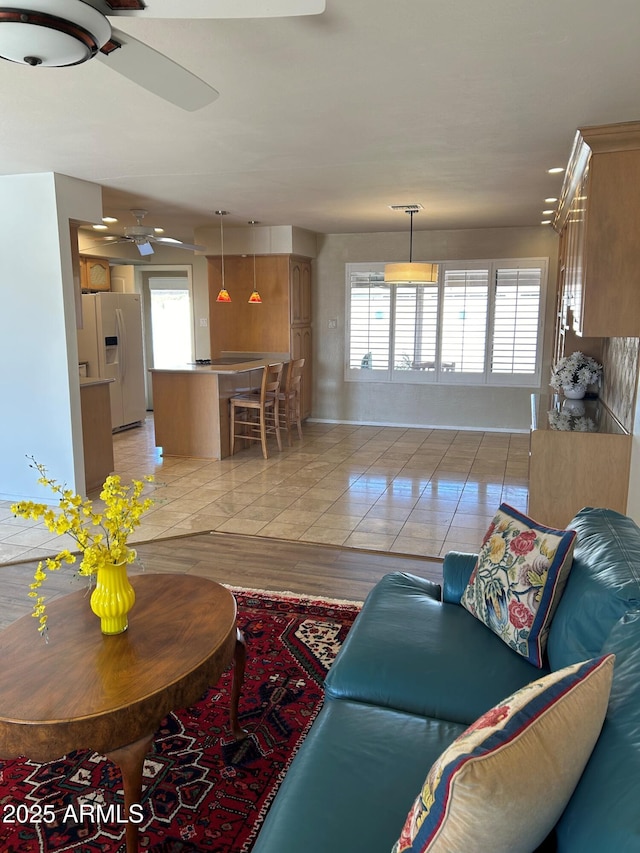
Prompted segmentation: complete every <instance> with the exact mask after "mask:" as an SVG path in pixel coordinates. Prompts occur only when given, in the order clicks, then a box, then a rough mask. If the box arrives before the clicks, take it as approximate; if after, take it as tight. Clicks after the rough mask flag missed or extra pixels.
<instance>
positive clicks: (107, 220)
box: [102, 216, 118, 223]
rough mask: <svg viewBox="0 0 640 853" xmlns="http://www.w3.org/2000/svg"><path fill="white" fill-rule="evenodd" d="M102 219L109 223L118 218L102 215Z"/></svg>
mask: <svg viewBox="0 0 640 853" xmlns="http://www.w3.org/2000/svg"><path fill="white" fill-rule="evenodd" d="M102 221H103V222H109V223H111V222H117V221H118V220H117V219H116V218H115V216H103V217H102Z"/></svg>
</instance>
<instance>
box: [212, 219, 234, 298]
mask: <svg viewBox="0 0 640 853" xmlns="http://www.w3.org/2000/svg"><path fill="white" fill-rule="evenodd" d="M227 213H229V211H228V210H216V214H217V215H218V216H219V217H220V260H221V268H222V287H221V288H220V293H219V294H218V296H217V297H216V302H231V297H230V296H229V291H228V290H227V288H226V287H225V284H224V231H223V230H222V217H223V216H226V215H227Z"/></svg>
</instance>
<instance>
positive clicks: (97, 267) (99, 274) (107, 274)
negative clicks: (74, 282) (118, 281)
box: [80, 255, 111, 290]
mask: <svg viewBox="0 0 640 853" xmlns="http://www.w3.org/2000/svg"><path fill="white" fill-rule="evenodd" d="M80 286H81V287H82V289H83V290H111V271H110V268H109V261H108V259H107V258H90V257H87V256H86V255H81V256H80Z"/></svg>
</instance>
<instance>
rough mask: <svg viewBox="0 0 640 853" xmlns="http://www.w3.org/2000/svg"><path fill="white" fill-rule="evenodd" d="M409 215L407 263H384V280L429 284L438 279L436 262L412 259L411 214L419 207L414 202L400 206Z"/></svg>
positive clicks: (397, 282)
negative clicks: (430, 262)
mask: <svg viewBox="0 0 640 853" xmlns="http://www.w3.org/2000/svg"><path fill="white" fill-rule="evenodd" d="M400 209H401V210H404V212H405V213H408V214H409V216H410V217H411V231H410V236H409V263H399V264H385V267H384V280H385V282H386V283H387V284H405V283H407V282H410V283H415V284H429V283H431V282H435V281H437V280H438V264H425V263H417V262H414V260H413V215H414V213H417V212H418V210H419V209H420V208H419V206H418V205H416V204H407V205H402V206H401V207H400Z"/></svg>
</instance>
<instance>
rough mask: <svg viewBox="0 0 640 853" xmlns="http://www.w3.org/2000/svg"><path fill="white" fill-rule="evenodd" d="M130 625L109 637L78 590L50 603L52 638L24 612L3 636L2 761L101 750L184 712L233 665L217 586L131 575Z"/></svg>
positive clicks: (226, 606)
mask: <svg viewBox="0 0 640 853" xmlns="http://www.w3.org/2000/svg"><path fill="white" fill-rule="evenodd" d="M130 581H131V584H132V585H133V587H134V589H135V593H136V601H135V604H134V606H133V609H132V610H131V612H130V614H129V628H128V630H127V631H125V632H124V633H122V634H117V635H115V636H105V635H104V634H102V633H101V631H100V621H99V619H98V618H97V617H96V616H95V615H94V614H93V612H92V611H91V609H90V607H89V595H88V593H87V591H85V590H80V591H78V592H75V593H71V594H70V595H67V596H64V597H62V598H59V599H56V600H55V601H52V602H51V604H48V605H47V612H48V615H49V620H48V624H49V626H50V628H49V642H48V643H45V642H44V641H43V640H42V638H41V637H40V636H39V635H38V632H37V626H36V622H35V620H34V619H33V617H32V616H31V615H27V616H24V617H22V618H21V619H19V620H18V621H17V622H14V623H13V624H12V625H10V626H9V627H8V628H6V629H5V630H4V631H1V632H0V757H1V758H5V759H8V758H15V757H18V756H20V755H26V756H27V757H28V758H31V759H33V760H34V761H41V762H42V761H50V760H53V759H55V758H59V757H60V756H62V755H66V754H67V753H68V752H70V751H72V750H74V749H92V750H94V751H95V752H98V753H101V754H105V753H107V752H109V751H112V750H114V749H117V748H119V747H121V746H124V745H127V744H130V743H132V742H134V741H136V740H138V739H139V738H141V737H144V736H145V735H148V734H149V733H152V732H154V731H155V730H156V728H157V726H158V724H159V722H160V721H161V720H162V719H163V717H164V716H165V715H166V714H167V713H168V712H169V711H171V710H174V709H178V708H185V707H189V706H190V705H192V704H194V703H195V702H196V701H198V700H199V699H200V698H201V696H202V695H203V694H204V693H205V691H206V689H207V688H208V687H209V686H211V685H214V684H215V683H216V682H217V681H218V679H219V677H220V675H221V674H222V672H223V671H224V670H225V669H226V667H227V666H228V665H229V664H230V663H231V662H232V660H233V656H234V650H235V644H236V636H237V634H236V602H235V599H234V597H233V595H232V594H231V592H229V590H228V589H226V588H225V587H223V586H221V585H220V584H218V583H215V582H214V581H211V580H208V579H206V578H202V577H192V576H189V575H184V574H168V573H163V574H146V573H145V574H140V575H133V576H131V577H130Z"/></svg>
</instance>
